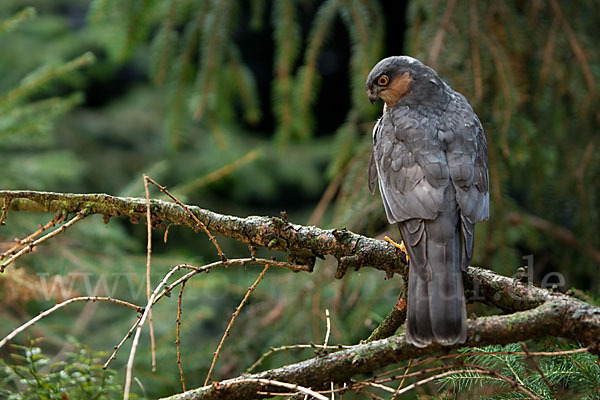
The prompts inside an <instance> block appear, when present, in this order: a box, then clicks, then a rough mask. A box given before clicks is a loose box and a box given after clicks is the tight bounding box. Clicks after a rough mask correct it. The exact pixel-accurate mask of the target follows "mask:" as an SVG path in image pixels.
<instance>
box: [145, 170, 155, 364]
mask: <svg viewBox="0 0 600 400" xmlns="http://www.w3.org/2000/svg"><path fill="white" fill-rule="evenodd" d="M144 190H145V192H146V225H147V232H146V235H147V242H146V301H150V292H151V291H152V287H151V285H152V283H151V282H150V265H151V261H152V213H151V212H150V190H149V189H148V177H147V176H146V175H144ZM148 327H149V328H150V347H151V354H152V372H156V339H155V338H154V324H153V320H152V309H150V311H149V312H148Z"/></svg>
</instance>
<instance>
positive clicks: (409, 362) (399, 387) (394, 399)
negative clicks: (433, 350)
mask: <svg viewBox="0 0 600 400" xmlns="http://www.w3.org/2000/svg"><path fill="white" fill-rule="evenodd" d="M412 361H413V359H412V358H411V359H410V360H408V365H407V366H406V369H405V370H404V374H403V375H402V380H401V381H400V384H399V385H398V388H397V389H396V391H395V392H394V395H393V396H392V399H391V400H396V398H397V397H398V391H399V390H400V389H402V386H403V385H404V381H406V374H408V371H409V370H410V367H411V365H412Z"/></svg>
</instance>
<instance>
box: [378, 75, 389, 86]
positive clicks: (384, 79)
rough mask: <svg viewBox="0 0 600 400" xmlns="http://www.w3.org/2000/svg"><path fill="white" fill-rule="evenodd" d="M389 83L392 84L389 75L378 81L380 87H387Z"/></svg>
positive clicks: (381, 77) (382, 76)
mask: <svg viewBox="0 0 600 400" xmlns="http://www.w3.org/2000/svg"><path fill="white" fill-rule="evenodd" d="M388 83H390V78H388V77H387V75H381V76H380V77H379V78H378V79H377V84H378V85H379V86H387V84H388Z"/></svg>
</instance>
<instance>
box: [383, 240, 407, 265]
mask: <svg viewBox="0 0 600 400" xmlns="http://www.w3.org/2000/svg"><path fill="white" fill-rule="evenodd" d="M384 239H385V241H386V242H388V243H389V244H391V245H392V246H394V247H396V248H398V249H400V250H401V251H402V252H403V253H404V254H406V260H407V261H408V260H409V259H410V258H409V257H408V252H407V251H406V246H405V245H404V241H403V240H402V241H400V244H398V243H396V242H394V241H393V240H392V239H391V238H390V237H388V236H386V237H385V238H384Z"/></svg>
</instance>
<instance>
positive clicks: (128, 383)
mask: <svg viewBox="0 0 600 400" xmlns="http://www.w3.org/2000/svg"><path fill="white" fill-rule="evenodd" d="M182 268H185V267H184V266H183V265H177V266H175V267H173V268H171V270H170V271H169V272H168V273H167V274H166V275H165V277H164V278H163V279H162V280H161V281H160V283H159V284H158V286H157V287H156V289H154V291H153V292H152V294H151V295H150V299H148V303H147V305H146V308H145V309H144V312H143V314H142V316H141V318H140V319H139V321H138V323H137V327H136V328H135V329H136V332H135V336H134V337H133V343H132V344H131V350H130V352H129V359H128V360H127V372H126V374H125V388H124V390H123V400H128V399H129V391H130V390H131V374H132V371H133V360H134V359H135V352H136V350H137V345H138V342H139V340H140V335H141V333H142V327H143V326H144V322H146V318H148V314H149V311H150V310H151V308H152V305H153V304H154V303H153V302H154V298H155V297H156V296H157V295H158V292H159V291H160V290H161V289H162V287H163V286H164V285H165V284H166V283H167V280H168V279H169V278H170V277H171V275H173V274H174V273H175V272H176V271H179V270H180V269H182Z"/></svg>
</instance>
